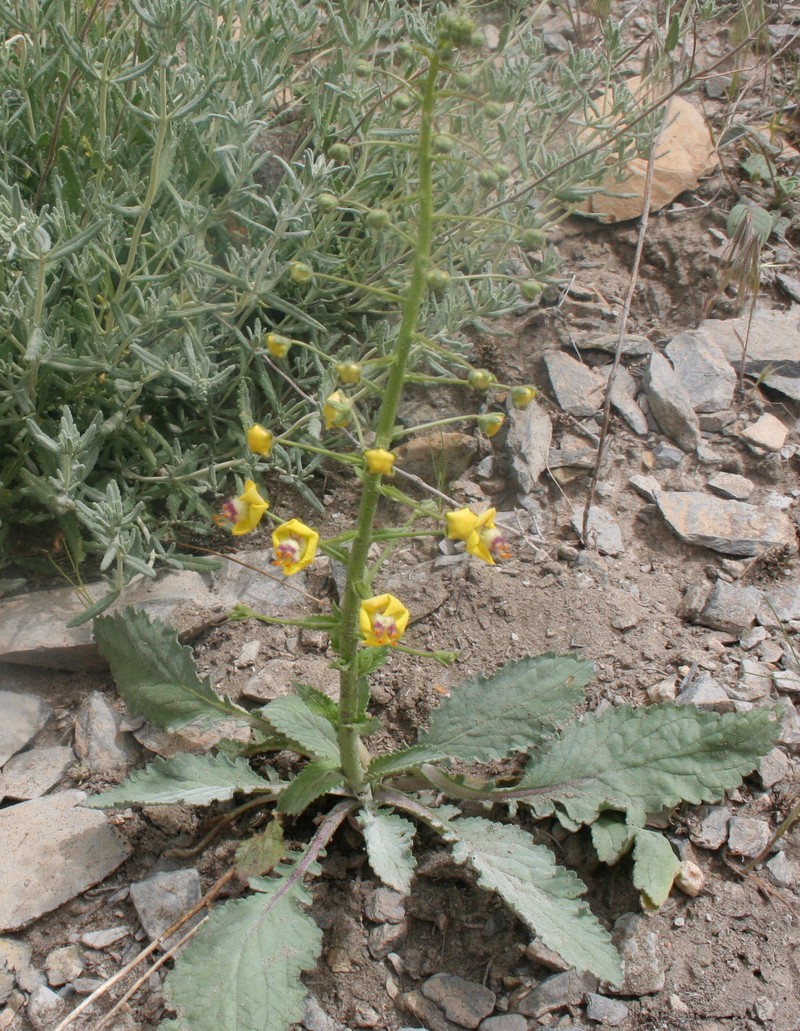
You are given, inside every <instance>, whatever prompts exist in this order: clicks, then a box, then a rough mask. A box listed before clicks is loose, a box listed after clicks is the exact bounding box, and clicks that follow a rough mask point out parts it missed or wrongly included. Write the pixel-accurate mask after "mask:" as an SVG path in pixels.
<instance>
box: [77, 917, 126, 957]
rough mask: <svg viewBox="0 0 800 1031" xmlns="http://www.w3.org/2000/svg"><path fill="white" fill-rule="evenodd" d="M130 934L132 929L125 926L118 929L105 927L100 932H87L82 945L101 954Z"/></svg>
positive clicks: (82, 938) (83, 936) (82, 937)
mask: <svg viewBox="0 0 800 1031" xmlns="http://www.w3.org/2000/svg"><path fill="white" fill-rule="evenodd" d="M130 933H131V929H130V927H128V926H127V925H124V924H123V925H120V926H118V927H103V928H102V929H101V930H99V931H87V932H86V934H82V935H81V943H82V944H83V945H85V946H87V948H90V949H95V950H96V951H98V952H100V951H102V950H103V949H107V948H108V947H109V945H113V944H114V942H118V941H121V940H122V939H123V938H126V937H127V936H128V935H129V934H130Z"/></svg>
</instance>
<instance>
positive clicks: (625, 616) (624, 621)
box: [611, 612, 639, 630]
mask: <svg viewBox="0 0 800 1031" xmlns="http://www.w3.org/2000/svg"><path fill="white" fill-rule="evenodd" d="M611 625H612V626H613V627H614V629H615V630H633V628H634V627H636V626H638V625H639V616H637V615H634V613H632V612H629V613H618V614H617V615H616V616H612V617H611Z"/></svg>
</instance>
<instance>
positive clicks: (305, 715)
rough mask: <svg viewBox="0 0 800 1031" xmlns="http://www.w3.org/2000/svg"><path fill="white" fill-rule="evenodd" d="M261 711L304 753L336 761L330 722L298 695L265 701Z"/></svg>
mask: <svg viewBox="0 0 800 1031" xmlns="http://www.w3.org/2000/svg"><path fill="white" fill-rule="evenodd" d="M261 713H262V715H263V716H264V718H265V719H267V720H269V722H270V723H271V724H272V726H273V727H274V728H275V729H276V730H277V731H279V732H280V733H281V734H284V735H285V736H286V737H287V738H289V740H290V741H292V742H294V743H295V744H296V745H299V747H300V749H301V751H302V752H304V753H305V754H306V755H311V756H314V757H315V758H316V759H328V760H330V761H331V762H337V763H338V761H339V744H338V742H337V740H336V731H335V730H334V728H333V725H332V724H331V723H330V721H329V720H327V719H326V718H325V717H324V716H320V714H319V713H317V712H312V711H311V709H309V707H308V706H307V705H306V703H305V702H304V701H303V700H302V699H301V698H297V697H295V696H294V695H289V696H287V697H286V698H276V699H275V700H274V701H272V702H270V703H269V705H265V706H264V708H263V709H262V710H261Z"/></svg>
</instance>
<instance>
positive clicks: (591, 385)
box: [544, 351, 606, 419]
mask: <svg viewBox="0 0 800 1031" xmlns="http://www.w3.org/2000/svg"><path fill="white" fill-rule="evenodd" d="M544 364H545V367H546V369H547V375H548V376H549V377H550V385H551V386H552V388H553V393H554V394H555V396H556V400H557V401H558V403H559V405H560V406H561V407H562V408H563V409H564V411H565V412H569V414H570V415H574V416H575V418H576V419H587V418H589V416H592V415H594V413H595V412H597V411H598V410H599V409H601V408H602V407H603V401H604V399H605V391H606V384H605V380H604V379H603V377H602V376H601V375H599V373H597V372H595V371H594V369H590V368H589V367H588V365H584V364H583V363H582V362H579V361H578V360H577V359H575V358H572V357H571V356H570V355H568V354H565V353H564V352H563V351H547V352H545V354H544Z"/></svg>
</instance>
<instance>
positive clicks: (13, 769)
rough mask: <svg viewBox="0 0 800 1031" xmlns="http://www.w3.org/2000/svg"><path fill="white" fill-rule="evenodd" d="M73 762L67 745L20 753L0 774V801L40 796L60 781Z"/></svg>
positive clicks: (24, 799) (22, 799)
mask: <svg viewBox="0 0 800 1031" xmlns="http://www.w3.org/2000/svg"><path fill="white" fill-rule="evenodd" d="M74 761H75V753H74V752H73V751H72V749H71V748H68V747H67V746H66V745H54V746H53V747H52V748H31V749H30V750H29V751H27V752H20V754H19V755H15V756H14V757H13V759H9V760H8V762H7V763H6V764H5V766H4V767H3V772H2V773H0V801H2V800H3V798H4V797H5V798H13V799H15V800H16V801H19V802H21V801H27V800H28V799H31V798H39V797H40V796H41V795H43V794H44V793H45V792H46V791H49V790H50V788H52V787H53V785H54V784H57V783H58V782H59V780H61V778H62V777H63V776H64V773H65V772H66V769H67V767H68V766H69V765H70V764H71V763H73V762H74Z"/></svg>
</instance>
